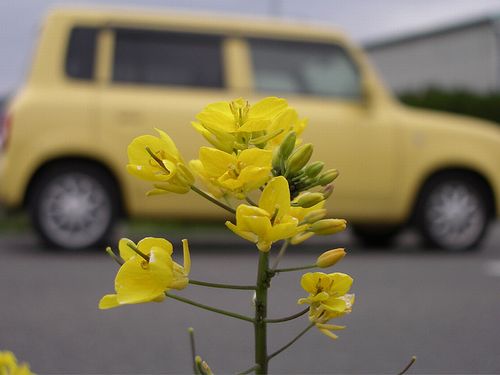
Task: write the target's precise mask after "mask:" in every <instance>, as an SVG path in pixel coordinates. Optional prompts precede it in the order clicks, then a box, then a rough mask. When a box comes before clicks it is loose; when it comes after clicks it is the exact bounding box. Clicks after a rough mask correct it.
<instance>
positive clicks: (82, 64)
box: [65, 27, 97, 80]
mask: <svg viewBox="0 0 500 375" xmlns="http://www.w3.org/2000/svg"><path fill="white" fill-rule="evenodd" d="M96 38H97V29H96V28H92V27H74V28H73V29H72V30H71V33H70V36H69V43H68V49H67V51H66V62H65V70H66V74H67V75H68V76H69V77H71V78H76V79H83V80H91V79H93V78H94V65H95V53H96Z"/></svg>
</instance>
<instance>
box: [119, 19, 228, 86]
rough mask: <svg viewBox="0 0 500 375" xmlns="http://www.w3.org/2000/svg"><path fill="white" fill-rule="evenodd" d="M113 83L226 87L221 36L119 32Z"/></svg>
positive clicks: (121, 30)
mask: <svg viewBox="0 0 500 375" xmlns="http://www.w3.org/2000/svg"><path fill="white" fill-rule="evenodd" d="M115 31H116V33H115V35H116V39H115V53H114V60H113V81H114V82H120V83H132V84H143V85H174V86H194V87H223V70H222V69H223V67H222V37H218V36H210V35H197V34H185V33H175V32H164V31H153V30H138V29H116V30H115Z"/></svg>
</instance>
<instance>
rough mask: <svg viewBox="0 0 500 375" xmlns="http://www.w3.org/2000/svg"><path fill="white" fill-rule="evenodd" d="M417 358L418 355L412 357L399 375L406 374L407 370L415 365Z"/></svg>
mask: <svg viewBox="0 0 500 375" xmlns="http://www.w3.org/2000/svg"><path fill="white" fill-rule="evenodd" d="M416 360H417V357H416V356H413V357H411V360H410V363H408V364H407V365H406V367H405V368H404V369H403V371H401V372H400V373H398V375H403V374H406V372H407V371H408V370H409V369H410V367H411V366H413V364H414V363H415V361H416Z"/></svg>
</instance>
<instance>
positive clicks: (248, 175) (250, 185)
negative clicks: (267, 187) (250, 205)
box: [238, 166, 271, 192]
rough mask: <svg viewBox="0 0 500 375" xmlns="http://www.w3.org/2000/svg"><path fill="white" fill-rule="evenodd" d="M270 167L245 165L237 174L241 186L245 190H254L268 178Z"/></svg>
mask: <svg viewBox="0 0 500 375" xmlns="http://www.w3.org/2000/svg"><path fill="white" fill-rule="evenodd" d="M270 171H271V167H268V168H261V167H253V166H251V167H246V168H244V169H243V170H242V171H241V172H240V175H239V176H238V181H239V183H240V184H241V185H242V186H243V189H244V190H245V192H248V191H252V190H256V189H258V188H260V187H261V186H262V185H264V184H265V183H266V181H267V180H269V178H270V177H271V176H270Z"/></svg>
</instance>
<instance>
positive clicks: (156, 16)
mask: <svg viewBox="0 0 500 375" xmlns="http://www.w3.org/2000/svg"><path fill="white" fill-rule="evenodd" d="M48 18H56V19H61V18H63V19H66V20H68V19H70V20H74V21H75V22H77V21H80V22H85V21H89V22H92V23H99V24H103V25H110V26H115V25H116V26H120V25H127V26H131V27H134V26H137V27H146V26H147V27H148V28H162V27H168V28H169V29H178V30H180V31H191V32H197V31H199V32H208V33H221V34H227V35H233V36H238V35H244V36H265V37H271V38H272V37H277V38H293V39H299V40H300V39H302V40H318V41H321V40H324V41H337V42H338V41H342V40H346V39H347V38H346V37H345V35H344V34H343V33H342V32H341V31H339V30H338V29H336V28H333V27H331V26H326V25H317V24H316V25H311V24H308V23H304V22H298V21H295V20H283V19H277V18H270V17H246V16H241V15H230V14H227V13H226V14H224V15H221V14H220V13H209V12H196V13H195V12H187V11H179V10H165V9H163V10H155V9H152V8H150V9H147V8H142V9H139V8H109V7H106V8H104V7H97V6H96V7H92V8H89V7H58V8H54V9H52V10H51V11H50V13H49V16H48Z"/></svg>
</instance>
